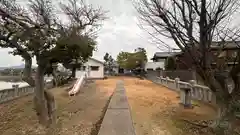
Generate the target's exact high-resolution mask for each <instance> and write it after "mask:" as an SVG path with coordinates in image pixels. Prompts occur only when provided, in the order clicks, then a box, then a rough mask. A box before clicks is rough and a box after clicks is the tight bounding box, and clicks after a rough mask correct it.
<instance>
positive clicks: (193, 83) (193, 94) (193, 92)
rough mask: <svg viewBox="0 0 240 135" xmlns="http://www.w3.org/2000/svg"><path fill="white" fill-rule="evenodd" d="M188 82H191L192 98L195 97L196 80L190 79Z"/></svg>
mask: <svg viewBox="0 0 240 135" xmlns="http://www.w3.org/2000/svg"><path fill="white" fill-rule="evenodd" d="M189 83H190V84H191V93H192V96H193V97H194V98H196V89H195V85H196V84H197V82H196V81H195V80H190V81H189Z"/></svg>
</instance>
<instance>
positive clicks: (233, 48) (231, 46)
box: [175, 41, 240, 70]
mask: <svg viewBox="0 0 240 135" xmlns="http://www.w3.org/2000/svg"><path fill="white" fill-rule="evenodd" d="M236 43H237V44H239V45H240V41H237V42H235V41H226V42H225V43H224V44H222V43H221V45H220V42H212V45H211V51H210V52H211V54H210V56H211V57H209V59H210V61H211V65H212V67H213V68H216V67H217V66H216V64H217V60H218V58H219V56H222V55H224V56H226V59H227V63H226V64H227V65H228V68H230V67H232V65H234V64H236V63H234V60H235V58H236V57H237V52H238V51H239V49H240V48H239V47H240V46H238V45H237V44H236ZM175 58H176V63H177V69H183V70H185V69H191V67H194V64H193V60H192V57H191V56H190V55H189V53H186V52H181V53H178V54H176V55H175Z"/></svg>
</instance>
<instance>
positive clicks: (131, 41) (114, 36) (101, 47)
mask: <svg viewBox="0 0 240 135" xmlns="http://www.w3.org/2000/svg"><path fill="white" fill-rule="evenodd" d="M58 1H63V0H58ZM87 1H88V2H89V3H91V4H93V5H94V6H96V7H98V6H102V8H103V9H104V10H106V11H109V12H108V13H107V16H108V17H109V19H107V20H106V21H104V24H103V27H102V29H101V30H100V32H99V35H98V39H97V41H98V47H97V48H98V50H97V51H96V52H94V57H95V58H97V59H99V60H102V59H103V56H104V54H105V53H106V52H108V53H110V54H111V55H113V57H115V58H116V56H117V54H118V53H119V52H120V51H133V50H134V49H135V48H137V47H144V48H146V50H147V52H148V55H149V56H148V57H149V58H150V57H152V55H153V53H154V52H156V51H159V50H158V49H157V47H156V46H155V45H152V44H150V42H148V41H147V37H148V35H146V32H144V31H143V30H141V29H140V28H139V27H138V25H137V23H138V20H137V17H136V12H135V9H134V8H133V6H132V3H131V1H130V0H104V1H103V0H87ZM0 52H1V53H0V56H1V57H0V66H11V65H19V64H21V63H23V62H22V61H21V58H20V57H19V56H12V55H10V54H8V53H7V52H8V51H7V50H6V49H1V51H0ZM34 63H35V61H34Z"/></svg>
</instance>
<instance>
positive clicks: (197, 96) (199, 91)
mask: <svg viewBox="0 0 240 135" xmlns="http://www.w3.org/2000/svg"><path fill="white" fill-rule="evenodd" d="M154 81H155V82H156V83H158V84H161V85H164V86H165V87H168V88H170V89H172V90H175V91H177V92H179V93H180V97H184V96H182V94H184V93H181V92H180V88H190V89H191V91H190V98H191V99H193V100H199V101H202V102H206V103H212V104H216V97H215V95H214V94H213V93H212V91H211V90H210V89H209V88H208V87H206V86H202V85H198V84H197V83H196V81H195V80H191V81H189V82H183V81H180V79H179V78H175V79H174V80H173V79H170V78H169V77H166V78H164V77H162V76H160V77H157V79H155V80H154ZM181 100H184V99H181ZM182 102H184V101H182Z"/></svg>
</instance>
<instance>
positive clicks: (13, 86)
mask: <svg viewBox="0 0 240 135" xmlns="http://www.w3.org/2000/svg"><path fill="white" fill-rule="evenodd" d="M12 88H13V89H14V96H15V97H17V96H18V88H19V85H18V84H13V85H12Z"/></svg>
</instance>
